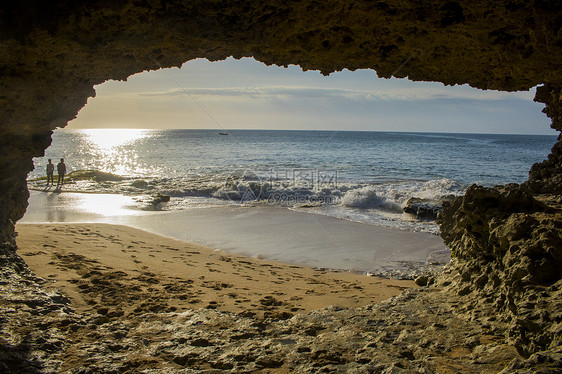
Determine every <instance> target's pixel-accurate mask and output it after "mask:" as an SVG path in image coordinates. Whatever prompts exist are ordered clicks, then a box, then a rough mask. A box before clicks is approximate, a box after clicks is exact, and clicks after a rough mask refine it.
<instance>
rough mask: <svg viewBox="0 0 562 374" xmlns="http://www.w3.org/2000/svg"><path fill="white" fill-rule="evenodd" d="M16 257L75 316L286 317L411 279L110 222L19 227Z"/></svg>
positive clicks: (382, 292) (362, 299)
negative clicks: (239, 250) (292, 261)
mask: <svg viewBox="0 0 562 374" xmlns="http://www.w3.org/2000/svg"><path fill="white" fill-rule="evenodd" d="M17 232H18V239H17V240H18V253H19V254H20V255H21V256H22V257H23V258H24V259H25V261H26V262H27V264H28V265H29V267H30V268H31V269H32V270H33V271H34V272H35V273H36V274H37V275H38V276H40V277H42V278H45V279H47V280H49V284H48V286H47V288H55V289H60V290H61V291H62V292H63V293H64V294H66V295H68V296H69V297H70V298H71V299H72V303H73V306H74V307H75V309H76V310H77V312H79V313H82V312H97V313H100V314H107V315H115V316H118V315H131V316H134V315H137V314H139V315H140V314H142V313H145V312H159V311H163V312H165V311H183V310H189V309H191V310H193V309H199V308H209V309H217V310H221V311H229V312H235V313H240V314H242V315H245V316H254V317H255V318H273V319H285V318H289V317H290V316H292V315H294V314H297V313H300V312H308V311H311V310H315V309H319V308H322V307H324V306H328V305H336V306H342V307H356V306H362V305H367V304H372V303H377V302H379V301H381V300H384V299H387V298H390V297H392V296H394V295H397V294H399V293H400V292H401V291H402V290H404V289H406V288H409V287H416V285H415V284H414V282H412V281H401V280H388V279H381V278H375V277H368V276H365V275H362V274H356V273H350V272H332V271H326V270H322V269H312V268H307V267H302V266H295V265H289V264H283V263H278V262H273V261H266V260H261V259H256V258H248V257H243V256H239V255H234V254H230V253H226V252H223V251H218V250H214V249H212V248H209V247H204V246H200V245H195V244H191V243H187V242H182V241H178V240H174V239H170V238H167V237H163V236H158V235H155V234H151V233H148V232H145V231H142V230H137V229H133V228H130V227H127V226H118V225H109V224H98V223H96V224H18V225H17Z"/></svg>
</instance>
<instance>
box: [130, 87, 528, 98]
mask: <svg viewBox="0 0 562 374" xmlns="http://www.w3.org/2000/svg"><path fill="white" fill-rule="evenodd" d="M131 95H135V96H138V97H174V96H194V97H201V98H203V97H204V98H206V99H210V98H217V99H226V98H247V99H252V100H290V99H298V100H302V99H324V100H327V99H346V100H350V101H365V100H393V101H450V100H468V101H496V100H507V99H508V100H524V101H529V98H528V97H526V96H528V95H521V94H520V93H505V92H502V93H499V92H495V91H477V92H470V91H461V90H457V91H455V90H450V91H447V88H445V87H444V88H443V89H441V88H422V89H394V88H393V89H384V88H380V89H375V90H373V91H365V90H351V89H343V88H323V87H291V86H254V87H221V88H207V87H198V88H179V87H178V88H172V89H168V90H161V91H149V92H138V93H131Z"/></svg>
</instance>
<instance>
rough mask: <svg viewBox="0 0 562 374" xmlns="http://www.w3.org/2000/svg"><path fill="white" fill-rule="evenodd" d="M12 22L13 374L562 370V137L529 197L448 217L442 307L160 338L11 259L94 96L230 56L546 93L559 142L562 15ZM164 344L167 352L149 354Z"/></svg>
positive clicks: (328, 4)
mask: <svg viewBox="0 0 562 374" xmlns="http://www.w3.org/2000/svg"><path fill="white" fill-rule="evenodd" d="M0 21H1V22H0V47H1V48H0V72H1V74H0V87H1V93H0V113H1V117H0V118H2V121H1V122H0V149H1V152H0V168H1V170H2V174H1V175H0V191H1V192H2V193H1V194H0V258H1V271H2V282H3V283H2V299H1V300H0V306H1V307H2V309H3V312H4V313H3V314H2V317H1V318H2V319H1V321H2V324H1V334H2V336H1V338H2V341H1V345H0V346H1V349H0V354H1V355H2V358H3V359H2V360H0V361H1V362H2V364H3V365H5V366H4V367H0V369H1V370H7V369H8V368H10V369H13V370H16V371H28V372H33V371H37V372H57V371H59V370H61V368H67V369H69V370H74V369H72V368H73V366H72V360H71V359H70V358H68V357H67V359H65V358H64V354H65V353H64V352H71V350H72V349H74V348H72V347H75V349H76V351H75V352H74V356H70V357H80V359H79V360H83V361H86V362H88V365H87V366H88V367H89V368H85V369H83V370H82V371H81V370H80V369H76V370H75V371H76V372H100V371H105V372H116V371H130V372H135V371H136V372H138V371H141V370H144V369H146V370H147V372H151V371H154V370H159V369H160V370H168V369H169V370H170V371H174V370H176V371H178V370H183V371H184V372H192V371H197V370H207V372H212V371H219V370H231V371H237V372H243V371H255V370H257V369H261V370H263V371H267V370H275V369H276V368H287V369H291V370H298V371H301V372H307V371H309V372H319V371H328V372H338V371H342V372H345V371H346V370H349V371H351V372H353V371H355V372H362V371H366V372H383V371H384V372H392V373H394V372H416V371H417V372H434V371H438V372H455V371H458V370H466V371H471V370H477V371H474V372H485V371H489V372H495V371H498V370H500V369H502V368H503V367H504V364H506V363H507V362H508V361H510V360H511V359H513V360H512V361H511V363H509V365H508V367H507V368H505V370H504V372H506V373H511V372H518V373H527V372H534V371H536V370H539V369H540V370H542V371H541V372H553V373H554V372H557V370H558V368H559V367H560V366H561V357H562V352H561V349H560V346H561V342H560V336H562V331H561V323H562V317H561V315H560V313H561V312H560V311H561V310H562V307H561V296H560V286H561V280H560V271H559V269H560V264H561V261H562V260H561V258H562V255H561V250H562V245H561V242H562V241H561V234H560V233H561V231H562V220H561V218H560V217H561V213H560V209H561V198H560V194H561V192H562V187H561V186H562V177H561V175H562V172H561V161H562V145H561V144H562V143H561V141H560V140H561V139H560V138H559V141H558V143H557V144H556V145H555V146H554V147H553V150H552V154H551V155H550V156H549V158H548V160H546V161H545V162H543V163H540V164H537V165H535V166H534V167H533V168H532V169H531V172H530V179H529V181H528V182H527V183H525V184H524V185H522V186H506V187H501V188H494V189H484V188H480V187H472V188H470V189H469V190H468V191H467V194H466V195H465V196H464V197H463V198H458V199H457V200H455V201H453V202H452V203H451V204H450V205H449V206H448V207H445V208H444V211H443V214H442V233H443V238H444V239H445V241H446V242H447V244H448V245H450V246H451V248H452V250H453V253H454V254H455V256H456V260H455V262H454V263H453V264H452V266H451V268H450V269H449V270H448V271H446V272H445V273H443V274H442V275H440V276H436V277H435V279H434V280H433V282H434V283H435V284H437V285H438V286H440V287H442V288H444V291H441V292H429V291H410V292H408V293H406V294H404V295H403V296H402V298H398V299H395V301H392V302H389V303H386V304H382V305H379V306H373V307H372V308H371V309H369V308H366V309H360V310H330V309H327V310H322V311H319V312H317V313H312V314H309V315H303V316H298V317H294V318H292V319H290V320H288V321H282V322H275V323H272V324H268V325H264V324H262V323H257V322H255V321H252V320H250V319H245V318H240V317H236V318H234V317H233V316H229V315H222V314H217V312H216V311H204V312H193V313H192V314H186V315H164V314H159V315H156V316H155V315H150V314H147V315H146V316H145V318H146V320H147V321H154V323H151V324H149V325H142V324H139V325H128V324H130V323H133V322H131V321H128V320H118V319H117V320H112V319H111V318H108V317H105V316H102V317H99V316H95V315H91V316H77V315H75V314H73V312H72V311H71V310H69V309H68V301H67V300H66V299H65V298H64V297H63V296H60V295H50V294H46V293H45V292H43V291H41V287H40V281H39V280H37V279H35V278H34V277H33V276H32V275H30V274H29V273H28V271H27V270H26V267H25V264H23V262H22V260H21V259H19V258H18V257H17V255H15V252H14V250H15V248H16V247H15V233H14V223H15V222H16V221H17V220H18V219H19V218H21V217H22V215H23V214H24V212H25V208H26V204H27V198H28V192H27V187H26V183H25V179H26V176H27V173H28V172H29V171H30V170H32V168H33V164H32V161H31V160H32V157H34V156H39V155H42V154H43V152H44V150H45V148H46V147H47V146H48V145H49V144H50V141H51V134H52V130H53V129H55V128H56V127H59V126H60V127H62V126H65V125H66V123H67V122H68V121H69V120H70V119H72V118H74V117H75V116H76V113H77V112H78V110H79V109H80V108H81V107H82V106H83V105H84V104H85V103H86V101H87V99H88V97H91V96H94V95H95V92H94V90H93V85H95V84H98V83H101V82H104V81H105V80H107V79H126V78H127V77H128V76H130V75H132V74H134V73H137V72H141V71H143V70H147V69H157V68H159V67H169V66H179V65H181V64H182V63H183V62H185V61H188V60H190V59H193V58H196V57H207V58H209V59H211V60H216V59H223V58H225V57H228V56H231V55H232V56H235V57H242V56H253V57H255V58H256V59H258V60H260V61H263V62H265V63H270V64H271V63H275V64H278V65H287V64H298V65H300V66H302V67H303V68H304V69H318V70H321V71H322V72H323V73H329V72H331V71H334V70H339V69H342V68H349V69H352V70H353V69H357V68H372V69H375V70H376V71H377V73H378V74H379V75H380V76H383V77H390V76H396V77H408V78H409V79H411V80H430V81H440V82H443V83H445V84H460V83H469V84H470V85H472V86H474V87H479V88H483V89H498V90H521V89H528V88H530V87H533V86H535V85H538V84H544V86H543V87H539V88H538V89H537V94H536V99H535V100H536V101H539V102H542V103H545V105H546V108H545V110H544V112H545V113H546V114H547V115H548V116H549V117H550V118H551V119H552V127H553V128H555V129H557V130H558V131H560V130H562V120H561V116H562V109H561V87H562V74H560V73H561V69H562V65H561V64H560V61H562V34H561V31H560V30H561V29H560V25H561V24H562V11H561V8H560V2H559V1H531V2H529V1H523V0H511V1H499V2H474V1H464V0H460V1H450V0H439V1H438V0H429V1H424V2H423V3H422V4H420V2H416V1H413V0H406V1H401V2H386V1H357V2H349V1H338V0H330V1H322V2H317V1H298V2H297V1H280V0H279V1H277V0H276V1H266V2H256V1H231V0H227V1H220V2H209V1H200V0H196V1H189V2H186V1H179V0H177V1H175V0H169V1H152V0H147V1H124V2H107V1H89V2H75V1H70V0H66V1H58V2H56V3H52V2H42V1H38V0H24V1H17V2H16V1H6V2H3V3H2V5H0ZM427 283H428V284H430V283H431V282H430V281H428V282H427ZM441 305H445V306H447V308H445V309H442V308H441ZM424 308H425V309H424ZM424 310H425V312H424ZM435 311H437V312H435ZM416 313H417V314H416ZM424 313H425V314H424ZM431 313H434V314H435V315H436V316H437V318H438V319H439V320H441V322H435V321H432V320H431V318H430V317H431V316H432V314H431ZM412 316H413V317H415V318H412ZM168 321H169V323H168ZM189 321H191V323H190V322H189ZM221 321H222V322H221ZM369 321H371V322H369ZM180 322H181V323H180ZM168 325H169V326H168ZM305 326H308V327H310V328H306V327H305ZM151 329H152V330H151ZM235 329H238V330H239V331H245V332H246V331H250V332H251V333H252V334H255V335H253V336H252V337H251V339H250V338H249V336H248V335H244V333H241V332H239V333H238V335H236V334H235V332H234V330H235ZM418 330H419V332H420V333H418ZM399 331H400V332H399ZM78 332H79V333H78ZM154 332H156V333H157V336H162V337H163V338H162V340H157V339H150V338H149V337H151V336H153V333H154ZM421 332H423V334H425V335H423V334H421ZM176 333H181V334H184V336H179V335H174V334H176ZM430 333H432V334H431V335H430V336H432V340H430V341H427V340H424V339H423V336H426V335H427V334H430ZM88 334H91V335H88ZM158 334H162V335H158ZM166 334H167V335H166ZM416 334H418V335H416ZM244 336H246V337H245V338H244ZM466 336H468V337H469V338H470V339H472V340H470V339H468V340H463V339H464V337H466ZM217 337H220V339H218V338H217ZM234 337H236V338H234ZM74 339H76V340H75V341H76V342H78V343H76V346H73V344H75V343H73V342H74ZM87 339H91V340H90V341H88V340H87ZM128 339H130V340H128ZM232 339H234V341H235V342H236V344H234V343H233V340H232ZM344 340H345V341H346V342H347V343H346V344H343V343H341V342H342V341H344ZM98 341H99V342H100V343H98ZM98 344H100V345H99V346H98ZM63 346H64V347H65V348H64V350H63V353H62V354H63V357H62V358H61V357H59V356H57V355H56V352H59V351H60V350H61V348H62V347H63ZM514 349H515V351H514ZM381 352H385V353H381ZM127 353H131V355H127ZM258 353H259V354H258ZM135 354H136V356H135ZM135 357H137V359H135ZM152 357H154V358H152ZM58 360H62V361H58ZM64 365H67V366H64ZM315 365H316V366H315ZM459 365H461V366H459ZM182 367H189V368H185V369H181V368H182Z"/></svg>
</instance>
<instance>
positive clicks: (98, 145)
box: [80, 129, 154, 175]
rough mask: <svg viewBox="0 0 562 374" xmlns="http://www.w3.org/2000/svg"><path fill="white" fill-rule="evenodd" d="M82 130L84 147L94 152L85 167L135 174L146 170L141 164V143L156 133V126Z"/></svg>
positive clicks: (119, 173)
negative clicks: (154, 127) (139, 157)
mask: <svg viewBox="0 0 562 374" xmlns="http://www.w3.org/2000/svg"><path fill="white" fill-rule="evenodd" d="M80 133H81V134H82V136H83V138H82V142H83V144H84V147H85V148H84V150H87V152H88V153H90V154H91V155H92V156H91V160H90V162H88V163H87V165H85V166H84V167H83V168H86V169H92V168H93V169H96V170H101V171H105V172H109V173H113V174H118V175H136V174H139V173H141V174H142V173H143V172H144V171H145V170H143V166H142V165H140V164H139V159H138V147H141V146H142V143H143V142H142V141H143V140H144V139H147V138H150V137H151V136H153V134H154V130H148V129H84V130H80Z"/></svg>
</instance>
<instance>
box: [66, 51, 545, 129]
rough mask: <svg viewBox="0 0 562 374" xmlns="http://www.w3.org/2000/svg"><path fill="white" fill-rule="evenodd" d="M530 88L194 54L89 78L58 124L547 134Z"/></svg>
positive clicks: (151, 127)
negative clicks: (73, 111) (81, 102)
mask: <svg viewBox="0 0 562 374" xmlns="http://www.w3.org/2000/svg"><path fill="white" fill-rule="evenodd" d="M534 94H535V90H534V89H532V90H530V91H528V92H515V93H508V92H498V91H491V90H488V91H484V90H478V89H474V88H471V87H469V86H467V85H462V86H454V87H451V86H444V85H443V84H441V83H432V82H411V81H408V80H407V79H395V78H392V79H380V78H377V76H376V73H375V72H374V71H373V70H357V71H353V72H351V71H348V70H344V71H341V72H335V73H332V74H330V75H329V76H327V77H326V76H323V75H321V74H320V73H319V72H318V71H307V72H303V71H302V69H301V68H300V67H298V66H289V67H287V68H285V67H279V66H266V65H265V64H263V63H261V62H258V61H256V60H254V59H251V58H243V59H241V60H235V59H234V58H228V59H226V60H224V61H219V62H209V61H207V60H204V59H196V60H192V61H189V62H186V63H185V64H184V65H183V66H182V67H181V68H170V69H160V70H154V71H150V72H144V73H139V74H135V75H133V76H131V77H129V78H128V80H127V81H126V82H124V81H108V82H105V83H103V84H101V85H99V86H96V97H95V98H90V99H89V100H88V103H87V105H86V106H85V107H84V108H82V110H81V111H80V112H79V114H78V116H77V118H76V119H74V120H73V121H71V122H69V125H68V126H67V128H71V129H78V128H142V129H224V130H229V129H286V130H341V131H405V132H454V133H496V134H551V135H554V134H556V132H555V131H554V130H552V129H550V121H549V119H548V118H547V117H546V115H545V114H543V113H541V110H542V109H543V108H544V105H543V104H539V103H535V102H533V97H534Z"/></svg>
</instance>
